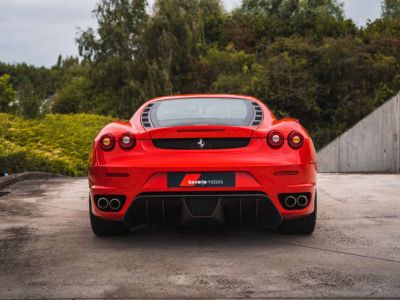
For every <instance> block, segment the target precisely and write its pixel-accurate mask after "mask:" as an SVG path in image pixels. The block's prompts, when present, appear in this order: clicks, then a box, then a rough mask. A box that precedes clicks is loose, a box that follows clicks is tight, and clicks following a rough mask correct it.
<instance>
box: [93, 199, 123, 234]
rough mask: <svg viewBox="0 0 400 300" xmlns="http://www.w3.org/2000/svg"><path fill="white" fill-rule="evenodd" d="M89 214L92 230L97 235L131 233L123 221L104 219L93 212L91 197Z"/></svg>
mask: <svg viewBox="0 0 400 300" xmlns="http://www.w3.org/2000/svg"><path fill="white" fill-rule="evenodd" d="M89 215H90V225H91V227H92V231H93V233H94V234H95V235H96V236H113V235H114V236H118V235H125V234H128V233H129V228H128V227H126V226H125V225H124V224H123V223H122V222H119V221H109V220H103V219H101V218H98V217H96V216H95V215H93V213H92V202H91V201H90V198H89Z"/></svg>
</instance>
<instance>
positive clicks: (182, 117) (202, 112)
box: [150, 98, 254, 127]
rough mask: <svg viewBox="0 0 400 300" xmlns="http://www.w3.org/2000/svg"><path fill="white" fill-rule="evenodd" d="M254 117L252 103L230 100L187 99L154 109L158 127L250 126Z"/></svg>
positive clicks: (167, 102)
mask: <svg viewBox="0 0 400 300" xmlns="http://www.w3.org/2000/svg"><path fill="white" fill-rule="evenodd" d="M253 117H254V109H253V106H252V104H251V103H250V101H247V100H243V99H229V98H186V99H171V100H162V101H159V102H156V103H155V104H154V107H153V108H152V110H151V116H150V118H151V122H152V124H153V126H154V127H170V126H185V125H228V126H248V125H250V124H251V122H252V120H253Z"/></svg>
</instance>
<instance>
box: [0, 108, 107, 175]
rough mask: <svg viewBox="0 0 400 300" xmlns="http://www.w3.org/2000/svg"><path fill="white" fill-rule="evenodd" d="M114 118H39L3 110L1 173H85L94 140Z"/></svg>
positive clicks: (0, 117)
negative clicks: (27, 117)
mask: <svg viewBox="0 0 400 300" xmlns="http://www.w3.org/2000/svg"><path fill="white" fill-rule="evenodd" d="M111 121H112V118H110V117H105V116H98V115H91V114H75V115H58V114H50V115H46V116H44V117H42V118H39V119H30V120H28V119H24V118H22V117H18V116H14V115H9V114H2V113H0V172H3V171H7V172H8V173H10V174H12V173H19V172H24V171H43V172H52V173H57V174H64V175H70V176H84V175H86V173H87V161H88V157H89V151H90V147H91V145H92V141H93V139H94V138H95V136H96V135H97V133H98V132H99V131H100V129H101V128H103V127H104V125H105V124H107V123H109V122H111Z"/></svg>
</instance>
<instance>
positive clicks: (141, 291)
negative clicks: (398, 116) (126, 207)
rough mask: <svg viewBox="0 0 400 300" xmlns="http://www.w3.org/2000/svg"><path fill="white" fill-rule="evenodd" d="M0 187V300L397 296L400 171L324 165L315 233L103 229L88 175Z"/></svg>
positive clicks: (399, 285)
mask: <svg viewBox="0 0 400 300" xmlns="http://www.w3.org/2000/svg"><path fill="white" fill-rule="evenodd" d="M7 191H9V192H10V193H9V194H7V195H3V196H2V197H0V298H22V297H24V298H27V297H103V298H106V297H128V296H129V297H143V296H147V297H168V296H169V297H177V296H181V297H187V296H198V297H221V298H222V297H254V298H256V297H335V296H338V297H339V296H340V297H352V296H359V297H384V296H386V297H388V296H400V230H399V229H400V196H399V195H400V176H399V175H320V177H319V195H318V196H319V197H318V198H319V212H320V214H319V221H318V227H317V230H316V232H315V234H314V235H312V236H310V237H302V236H281V235H279V234H277V233H276V232H274V231H267V230H262V229H240V230H232V229H218V230H210V229H208V230H201V229H197V230H187V229H186V230H182V229H180V230H179V229H162V228H161V229H160V228H158V229H151V230H146V229H142V230H138V231H136V232H134V233H132V234H131V235H130V236H126V237H114V238H101V239H100V238H96V237H94V236H93V235H92V233H91V230H90V228H89V222H88V213H87V194H88V189H87V181H86V179H60V178H57V179H51V180H30V181H25V182H23V183H17V184H15V185H13V186H11V187H9V188H8V189H7Z"/></svg>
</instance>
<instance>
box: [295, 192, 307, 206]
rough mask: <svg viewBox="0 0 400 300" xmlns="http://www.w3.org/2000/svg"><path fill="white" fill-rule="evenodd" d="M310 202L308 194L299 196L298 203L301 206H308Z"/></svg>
mask: <svg viewBox="0 0 400 300" xmlns="http://www.w3.org/2000/svg"><path fill="white" fill-rule="evenodd" d="M307 204H308V199H307V197H306V196H304V195H301V196H299V197H297V205H298V206H300V207H306V206H307Z"/></svg>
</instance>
